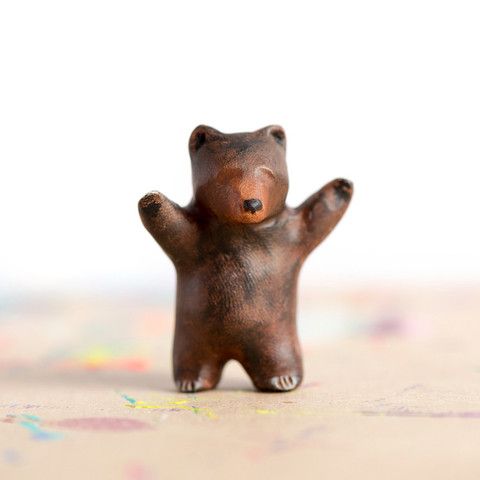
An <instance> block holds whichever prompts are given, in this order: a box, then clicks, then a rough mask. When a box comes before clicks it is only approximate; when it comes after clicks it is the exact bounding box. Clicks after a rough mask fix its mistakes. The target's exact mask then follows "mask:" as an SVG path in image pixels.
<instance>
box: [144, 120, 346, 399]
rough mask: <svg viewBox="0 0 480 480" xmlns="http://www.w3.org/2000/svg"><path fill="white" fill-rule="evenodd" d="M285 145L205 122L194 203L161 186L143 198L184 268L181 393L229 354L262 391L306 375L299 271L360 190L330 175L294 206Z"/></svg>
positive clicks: (180, 277) (212, 378) (268, 134)
mask: <svg viewBox="0 0 480 480" xmlns="http://www.w3.org/2000/svg"><path fill="white" fill-rule="evenodd" d="M285 146H286V139H285V132H284V131H283V129H282V128H281V127H279V126H275V125H273V126H269V127H265V128H262V129H260V130H257V131H256V132H249V133H234V134H225V133H221V132H219V131H218V130H215V129H213V128H211V127H207V126H204V125H201V126H199V127H197V128H196V129H195V130H194V131H193V132H192V135H191V137H190V142H189V150H190V158H191V164H192V175H193V190H194V195H193V199H192V201H191V202H190V204H189V205H187V206H186V207H184V208H182V207H179V206H178V205H177V204H175V203H173V202H172V201H170V200H169V199H168V198H166V197H165V196H164V195H162V194H161V193H159V192H151V193H148V194H147V195H145V196H144V197H143V198H142V199H141V200H140V202H139V212H140V216H141V219H142V222H143V224H144V226H145V228H146V229H147V230H148V231H149V232H150V233H151V235H152V236H153V238H154V239H155V240H156V241H157V242H158V243H159V245H160V246H161V247H162V248H163V250H164V251H165V252H166V254H167V255H168V256H169V257H170V259H171V260H172V262H173V263H174V265H175V268H176V272H177V306H176V325H175V340H174V346H173V370H174V378H175V382H176V384H177V387H178V389H179V390H180V391H181V392H196V391H200V390H207V389H211V388H214V387H215V386H216V385H217V383H218V382H219V380H220V376H221V373H222V369H223V367H224V365H225V363H226V362H228V361H229V360H232V359H234V360H237V361H238V362H240V363H241V364H242V365H243V367H244V368H245V370H246V371H247V373H248V374H249V375H250V377H251V379H252V381H253V383H254V384H255V386H256V388H257V389H259V390H262V391H274V392H284V391H288V390H293V389H294V388H296V387H297V386H298V385H299V384H300V382H301V381H302V376H303V368H302V358H301V352H300V345H299V342H298V338H297V328H296V298H297V279H298V274H299V272H300V268H301V266H302V264H303V262H304V260H305V258H306V257H307V255H308V254H309V253H310V252H311V251H312V250H313V249H314V248H315V247H316V246H317V245H318V244H319V243H320V242H321V241H322V240H323V239H324V238H325V237H326V236H327V235H328V234H329V233H330V232H331V231H332V229H333V228H334V227H335V225H336V224H337V223H338V221H339V220H340V219H341V218H342V216H343V214H344V213H345V210H346V209H347V207H348V204H349V202H350V199H351V196H352V193H353V187H352V183H350V182H349V181H348V180H343V179H337V180H333V181H332V182H330V183H328V184H327V185H325V186H324V187H323V188H322V189H321V190H319V191H318V192H317V193H315V194H313V195H312V196H311V197H310V198H308V199H307V200H306V201H305V202H304V203H303V204H302V205H300V206H299V207H297V208H289V207H287V206H286V205H285V198H286V196H287V191H288V175H287V165H286V162H285Z"/></svg>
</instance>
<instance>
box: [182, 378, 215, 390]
mask: <svg viewBox="0 0 480 480" xmlns="http://www.w3.org/2000/svg"><path fill="white" fill-rule="evenodd" d="M175 383H176V385H177V388H178V391H179V392H182V393H195V392H201V391H202V390H210V389H211V388H213V387H214V386H215V385H212V384H211V383H209V382H207V381H206V380H203V379H201V378H198V379H197V380H177V381H176V382H175Z"/></svg>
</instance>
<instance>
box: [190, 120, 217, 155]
mask: <svg viewBox="0 0 480 480" xmlns="http://www.w3.org/2000/svg"><path fill="white" fill-rule="evenodd" d="M221 135H222V134H221V133H220V132H219V131H218V130H215V129H214V128H212V127H208V126H207V125H199V126H198V127H197V128H195V130H194V131H193V132H192V134H191V135H190V141H189V148H190V151H192V152H197V151H198V150H200V149H201V148H202V147H203V145H205V144H206V143H207V142H208V141H210V140H212V139H214V138H217V137H219V136H221Z"/></svg>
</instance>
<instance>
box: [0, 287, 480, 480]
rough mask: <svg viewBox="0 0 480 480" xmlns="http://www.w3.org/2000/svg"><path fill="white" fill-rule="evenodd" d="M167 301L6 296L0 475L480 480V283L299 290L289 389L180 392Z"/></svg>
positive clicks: (230, 370) (0, 315) (230, 377)
mask: <svg viewBox="0 0 480 480" xmlns="http://www.w3.org/2000/svg"><path fill="white" fill-rule="evenodd" d="M159 297H160V299H158V298H155V296H151V295H137V296H132V297H130V298H129V297H125V296H124V295H123V296H120V295H118V296H112V295H110V296H103V297H102V296H96V297H94V296H91V295H90V296H83V297H81V296H78V295H77V296H75V295H70V296H62V297H60V298H59V297H51V298H47V297H37V298H28V299H23V298H2V299H0V478H2V479H17V478H18V479H23V478H25V479H34V478H35V479H38V478H50V479H56V478H59V479H66V478H68V479H73V480H75V479H77V478H78V479H85V478H92V479H97V478H98V479H100V478H101V479H127V480H147V479H177V478H187V477H191V476H194V478H196V479H204V478H205V479H207V478H208V479H212V478H215V479H217V478H228V479H245V478H248V479H257V478H258V479H260V478H262V479H263V478H281V479H283V478H285V479H286V478H291V477H294V476H297V477H298V478H307V479H309V478H312V479H313V478H315V479H318V478H326V479H344V478H345V479H351V478H357V479H362V478H365V479H376V478H379V479H380V478H381V479H385V478H388V479H397V478H398V479H400V478H401V479H404V478H408V477H410V478H435V479H443V478H445V479H451V478H461V479H469V478H472V479H478V478H480V349H479V348H478V339H479V338H480V337H479V334H480V315H479V314H480V289H479V288H475V287H462V288H460V287H455V288H452V287H436V288H432V287H430V288H428V287H418V288H408V289H407V288H399V287H398V286H397V287H391V288H387V287H385V286H383V287H379V288H373V287H372V286H370V287H368V288H363V289H360V288H356V289H349V290H348V291H347V290H342V289H326V288H325V289H317V290H316V291H313V290H312V291H310V292H307V293H305V292H304V293H303V294H302V297H301V299H300V302H299V304H300V310H299V330H300V335H301V339H302V345H303V349H304V357H305V370H306V378H305V380H304V383H303V386H302V387H301V388H300V389H298V390H296V391H294V392H290V393H286V394H261V393H257V392H255V391H254V390H253V389H252V386H251V383H250V381H249V379H248V378H247V376H246V374H245V372H244V371H243V370H242V368H241V367H240V366H239V365H237V364H234V363H230V364H228V365H227V368H226V370H225V372H224V375H223V380H222V382H221V384H220V386H219V388H218V389H217V390H215V391H210V392H203V393H198V394H194V395H187V394H179V393H177V392H175V390H174V388H173V384H172V380H171V373H170V369H171V362H170V351H171V341H172V328H173V319H172V315H173V306H172V305H171V304H169V303H168V301H162V300H161V296H159Z"/></svg>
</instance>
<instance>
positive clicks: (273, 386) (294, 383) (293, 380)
mask: <svg viewBox="0 0 480 480" xmlns="http://www.w3.org/2000/svg"><path fill="white" fill-rule="evenodd" d="M301 381H302V377H301V376H300V375H279V376H278V377H271V378H269V379H268V381H267V382H265V384H263V382H262V384H261V385H258V384H257V388H258V389H259V390H262V391H267V392H289V391H290V390H294V389H295V388H297V387H298V386H299V385H300V382H301Z"/></svg>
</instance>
